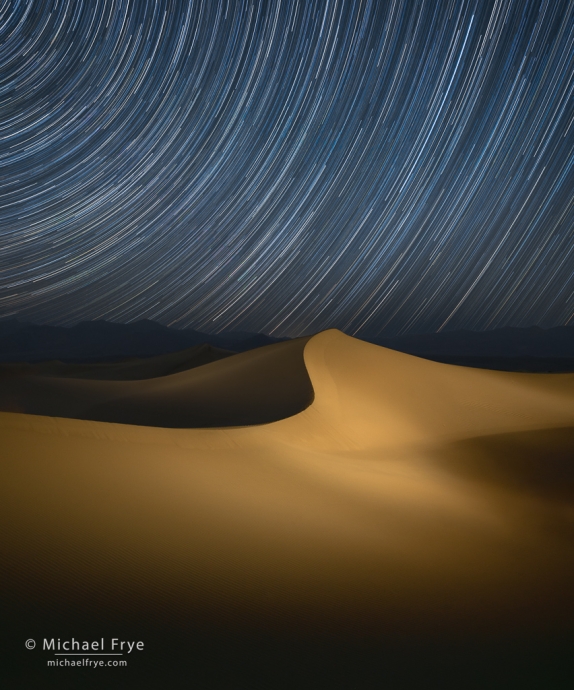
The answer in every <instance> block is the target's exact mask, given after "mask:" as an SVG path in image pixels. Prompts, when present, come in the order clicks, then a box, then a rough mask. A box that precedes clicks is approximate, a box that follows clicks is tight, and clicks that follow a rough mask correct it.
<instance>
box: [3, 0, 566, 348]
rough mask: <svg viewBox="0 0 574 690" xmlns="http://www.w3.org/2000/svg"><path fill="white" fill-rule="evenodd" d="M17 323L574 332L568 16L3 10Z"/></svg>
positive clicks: (24, 6) (281, 0)
mask: <svg viewBox="0 0 574 690" xmlns="http://www.w3.org/2000/svg"><path fill="white" fill-rule="evenodd" d="M0 66H1V69H0V233H1V250H2V251H1V257H0V288H1V290H0V316H1V317H8V316H14V315H17V316H19V317H21V318H26V319H29V320H33V321H36V322H42V323H53V324H72V323H75V322H77V321H80V320H89V319H90V320H91V319H107V320H112V321H120V322H130V321H134V320H137V319H141V318H148V319H154V320H156V321H159V322H161V323H163V324H166V325H173V326H177V327H193V328H197V329H199V330H203V331H207V332H219V331H228V330H249V331H260V332H267V333H270V334H274V335H290V336H295V335H301V334H305V333H311V332H315V331H318V330H321V329H323V328H328V327H337V328H340V329H342V330H344V331H346V332H347V333H351V334H359V335H360V334H361V333H373V334H378V333H389V334H393V333H406V332H409V331H438V330H443V329H446V330H449V329H453V328H470V329H474V330H484V329H489V328H496V327H501V326H508V325H512V326H530V325H535V324H536V325H540V326H545V327H549V326H555V325H564V324H568V323H574V277H573V270H574V241H573V240H574V232H573V226H574V193H573V189H574V174H573V160H574V156H573V153H574V125H573V122H574V107H573V90H574V0H569V1H561V0H532V1H531V0H494V1H491V2H488V1H486V0H477V1H470V0H444V1H441V0H430V1H423V0H419V1H417V2H414V1H412V0H388V1H387V0H385V1H384V2H383V1H381V0H322V1H321V2H315V1H314V0H269V1H263V0H262V1H259V2H258V1H257V0H194V1H191V0H190V1H187V0H185V1H184V0H153V1H152V0H131V1H129V0H91V1H85V2H84V1H81V2H78V1H71V0H53V1H49V0H34V1H32V2H31V1H27V2H24V1H21V0H4V2H2V0H0Z"/></svg>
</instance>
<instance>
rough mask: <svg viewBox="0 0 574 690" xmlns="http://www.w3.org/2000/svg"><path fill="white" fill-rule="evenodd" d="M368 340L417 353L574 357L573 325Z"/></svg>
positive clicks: (365, 338) (460, 355)
mask: <svg viewBox="0 0 574 690" xmlns="http://www.w3.org/2000/svg"><path fill="white" fill-rule="evenodd" d="M362 340H366V341H367V342H371V343H375V344H377V345H382V346H384V347H390V348H392V349H393V350H400V351H401V352H408V353H410V354H416V355H425V356H426V355H438V356H458V357H462V356H465V357H468V356H472V357H485V356H488V357H574V326H558V327H556V328H549V329H544V328H538V326H532V327H531V328H498V329H496V330H492V331H450V332H443V333H422V334H412V335H401V336H395V337H393V338H385V337H381V336H376V337H373V338H371V337H362Z"/></svg>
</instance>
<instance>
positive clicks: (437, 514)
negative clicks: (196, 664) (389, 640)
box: [0, 331, 574, 639]
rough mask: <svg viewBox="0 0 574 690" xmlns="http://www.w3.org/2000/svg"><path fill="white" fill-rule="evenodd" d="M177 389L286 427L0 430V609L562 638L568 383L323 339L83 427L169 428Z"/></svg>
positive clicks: (116, 409)
mask: <svg viewBox="0 0 574 690" xmlns="http://www.w3.org/2000/svg"><path fill="white" fill-rule="evenodd" d="M297 348H299V350H297ZM303 348H304V349H303ZM301 353H303V357H304V362H305V367H306V370H307V371H308V373H309V377H310V380H311V383H312V386H313V391H314V399H313V401H312V402H311V404H309V405H308V406H307V407H306V408H305V409H303V410H302V411H300V412H298V413H297V414H294V410H293V407H292V405H293V403H294V401H297V405H300V407H299V409H301V407H304V405H302V404H301V403H302V402H303V400H304V397H305V396H304V395H303V393H304V394H305V395H307V396H309V389H308V388H307V387H306V386H307V384H306V382H305V380H303V379H302V378H301V377H300V376H299V374H297V373H296V372H297V371H300V369H299V368H298V367H299V364H300V361H299V360H298V359H297V358H298V357H299V358H300V357H301ZM242 363H243V364H242ZM295 365H297V366H295ZM267 366H268V367H269V368H268V369H266V367H267ZM236 367H242V368H241V371H240V372H239V371H238V369H236ZM283 367H284V369H283ZM215 371H217V372H218V374H217V376H216V375H212V373H210V372H215ZM281 371H282V372H283V374H282V376H283V378H281V379H280V378H278V377H279V375H280V372H281ZM250 372H251V373H250ZM261 372H264V373H263V374H261ZM247 374H249V376H251V377H252V378H249V377H247ZM234 376H237V378H236V379H233V377H234ZM193 377H195V378H194V380H196V381H198V382H201V381H203V382H205V387H204V388H201V390H203V391H204V392H205V395H206V398H205V403H204V404H205V408H206V409H208V410H216V409H217V408H216V407H215V403H216V401H218V400H219V401H223V403H225V397H223V398H221V397H219V398H218V397H217V395H216V394H215V393H212V392H210V388H209V386H213V387H214V390H215V391H216V392H217V390H218V389H217V386H221V390H225V391H226V395H230V396H231V397H232V399H233V404H234V405H238V404H240V403H241V404H242V405H244V406H245V408H246V409H250V408H249V406H250V404H251V402H250V401H252V400H260V398H258V397H257V396H259V395H260V394H261V391H262V390H265V391H267V393H269V397H268V398H266V400H267V401H268V403H266V404H269V406H270V407H271V408H272V411H273V414H274V415H276V414H278V412H279V411H280V409H284V410H287V414H291V415H292V416H289V417H287V418H285V419H281V420H279V421H276V422H274V423H271V424H263V425H259V426H245V427H242V428H228V429H184V428H159V427H155V428H154V427H152V426H147V427H145V426H133V425H130V424H125V423H124V424H112V423H102V422H94V421H84V420H77V419H62V418H54V417H49V416H34V415H24V414H14V413H2V414H0V434H1V437H2V449H3V450H2V481H1V484H0V485H1V487H2V488H1V490H0V491H1V496H0V514H1V516H2V523H3V525H8V524H9V525H10V526H11V527H10V529H7V528H6V527H5V528H4V529H3V534H4V535H5V537H4V545H3V546H4V577H5V579H6V582H5V588H4V590H3V591H4V592H6V591H9V592H10V597H11V601H12V602H14V601H25V602H27V605H30V606H32V605H33V602H37V604H38V605H39V606H41V607H44V608H45V607H55V609H57V608H58V606H59V602H60V601H61V600H64V599H65V601H66V602H67V603H66V606H67V607H68V608H69V607H70V606H71V607H76V609H77V610H79V611H81V610H84V609H86V610H92V609H94V610H96V609H97V611H98V612H100V613H101V611H102V610H105V612H106V613H105V615H107V616H108V617H110V619H113V617H114V615H115V614H114V611H115V608H114V607H115V606H116V605H117V606H118V607H119V608H118V610H120V609H121V612H122V613H121V615H122V616H126V615H128V612H129V611H132V612H133V615H138V616H144V617H145V616H149V617H151V618H153V620H159V619H160V618H161V619H162V620H167V621H171V622H172V623H173V622H174V621H178V622H179V623H178V624H182V625H185V624H186V621H187V622H189V621H193V622H194V625H195V624H197V621H199V620H203V619H204V618H205V619H206V620H212V619H213V618H214V616H215V615H216V614H215V612H217V616H219V617H223V618H225V617H231V618H232V617H234V616H235V617H238V619H239V620H241V621H242V625H246V624H247V623H246V621H247V622H250V624H253V625H255V621H259V620H263V619H265V620H267V621H269V620H271V621H272V623H273V625H276V626H279V627H281V626H284V625H288V624H289V625H295V626H297V625H299V624H302V621H304V622H305V625H306V626H307V625H309V626H317V625H326V626H327V627H328V628H329V630H330V631H333V630H339V631H340V632H341V634H351V633H350V632H349V631H353V630H355V631H356V630H359V629H360V630H366V629H372V628H373V627H374V629H376V630H384V631H385V632H386V633H388V634H389V635H394V634H397V635H399V634H401V635H407V636H408V635H410V634H416V635H422V636H423V638H424V636H425V635H427V636H430V637H433V636H435V635H436V634H438V632H439V631H443V632H444V631H446V633H448V634H451V633H452V634H453V635H459V634H463V635H471V634H472V635H476V634H481V631H482V633H484V634H488V635H501V636H506V637H505V639H508V637H507V636H508V635H511V636H512V635H517V636H520V635H524V634H528V635H544V634H545V631H546V632H547V631H548V630H549V629H551V630H558V629H562V628H566V627H568V626H569V625H570V623H571V620H572V614H573V613H574V601H573V597H572V594H571V589H572V588H571V581H572V578H574V554H573V549H572V543H573V538H574V495H573V491H572V480H573V477H574V471H573V460H572V459H573V457H574V434H573V433H572V428H574V376H572V375H547V376H546V375H524V374H510V373H503V372H489V371H484V370H472V369H465V368H462V367H454V366H449V365H443V364H438V363H435V362H429V361H427V360H422V359H417V358H415V357H412V356H409V355H404V354H401V353H397V352H394V351H391V350H386V349H384V348H380V347H377V346H374V345H369V344H366V343H363V342H360V341H357V340H354V339H353V338H349V337H347V336H345V335H343V334H341V333H339V332H338V331H326V332H324V333H321V334H319V335H317V336H314V337H312V338H311V339H309V340H308V341H304V340H300V341H298V342H295V345H294V344H293V342H289V343H281V344H278V345H273V346H270V347H269V348H261V350H258V351H254V352H252V353H251V352H250V353H246V354H245V355H237V356H234V357H232V358H228V359H226V360H223V361H221V362H216V363H214V364H208V365H206V366H204V367H201V368H199V369H195V370H192V371H190V372H185V373H183V374H178V375H177V377H169V376H168V377H165V378H164V379H161V380H159V379H158V380H153V381H152V382H151V383H152V386H153V388H152V389H150V388H146V387H145V386H148V385H149V384H150V381H147V382H142V383H141V388H138V389H137V390H138V391H141V393H139V392H138V393H137V394H136V393H135V392H134V394H133V396H132V397H130V398H129V399H128V398H127V396H126V394H125V393H124V394H123V400H119V399H118V400H114V401H112V403H109V404H110V405H111V406H110V407H109V408H107V407H106V406H105V405H102V406H101V407H100V408H98V414H99V415H100V416H101V417H102V418H104V417H105V416H106V414H109V415H110V416H111V415H112V412H110V411H109V410H113V415H120V414H121V413H122V406H125V409H126V413H125V416H124V417H123V418H122V419H121V421H124V422H129V421H130V419H134V417H133V416H131V415H132V414H133V410H134V409H136V410H137V414H138V415H141V416H137V417H136V418H137V419H138V421H139V422H140V423H142V420H143V422H144V423H148V424H152V423H158V424H159V423H160V422H161V423H163V424H164V426H172V427H173V426H177V425H180V426H183V425H184V423H185V422H186V419H187V418H186V414H188V413H187V412H186V411H185V410H184V411H182V410H180V409H178V405H179V404H181V406H182V408H183V407H185V405H186V404H188V402H186V401H187V400H188V398H186V397H185V395H187V392H186V393H185V395H184V394H183V393H182V396H181V397H178V396H179V388H178V385H179V384H176V383H174V382H180V381H181V382H185V385H186V386H187V385H188V384H189V382H190V381H191V380H192V378H193ZM202 377H205V378H204V379H203V378H202ZM242 377H247V378H242ZM258 377H259V378H258ZM297 377H299V378H297ZM230 380H231V381H233V380H235V381H239V383H238V384H237V386H236V387H235V388H233V387H231V388H230V384H229V381H230ZM250 380H251V381H252V382H253V383H252V384H250V383H249V381H250ZM62 383H63V384H66V385H68V384H73V385H75V382H71V381H63V382H62ZM85 383H91V382H85V381H84V382H81V385H82V386H83V385H84V384H85ZM98 383H101V382H98ZM208 384H209V385H208ZM122 385H123V384H122ZM130 385H132V384H130ZM133 385H134V386H139V385H140V384H139V383H137V382H134V383H133ZM182 385H183V384H182ZM197 386H198V388H197V390H200V383H197ZM265 386H267V388H265ZM183 388H185V386H184V387H183ZM183 388H182V390H183ZM63 390H64V389H63ZM84 390H85V389H82V391H84ZM124 390H125V389H124ZM133 390H134V391H135V390H136V389H135V388H134V389H133ZM150 390H151V391H152V392H150ZM185 390H186V391H187V389H185ZM65 391H66V394H68V392H69V389H65ZM174 391H175V392H174ZM230 391H232V394H231V393H230ZM168 393H169V400H170V404H169V405H167V404H166V405H165V406H164V407H163V408H162V412H161V414H160V413H158V415H157V416H155V417H154V416H153V405H154V404H156V403H157V404H158V405H159V403H162V404H163V401H165V400H166V399H167V398H164V397H162V396H164V395H165V396H167V395H168ZM267 393H266V395H267ZM271 393H274V394H275V396H276V398H278V401H277V400H275V399H274V398H273V397H272V395H271ZM140 395H141V399H142V400H143V402H141V405H140V406H139V407H138V404H139V403H138V396H140ZM305 400H306V402H305V404H308V402H309V398H308V397H307V398H305ZM158 401H159V402H158ZM172 402H173V404H172ZM54 404H55V403H54ZM60 404H61V403H60V402H58V405H60ZM78 404H79V403H78ZM107 404H108V403H107ZM258 404H259V403H258ZM62 405H63V403H62ZM281 405H284V406H285V407H284V408H281ZM210 406H211V407H210ZM44 409H45V410H46V409H47V408H44ZM55 409H56V407H55V408H54V410H55ZM59 409H60V411H59V415H60V417H63V416H65V415H64V412H66V410H64V409H63V407H60V408H59ZM93 409H96V408H94V407H93V408H92V410H93ZM229 409H231V408H228V410H229ZM233 409H234V410H236V408H233ZM258 409H259V408H258ZM196 410H197V414H200V413H201V410H200V409H199V408H196ZM72 412H73V410H72ZM224 412H225V410H224ZM55 414H56V412H54V415H55ZM145 414H149V415H150V416H149V417H148V418H147V419H146V418H145ZM194 414H196V412H194ZM210 414H211V415H212V416H206V419H208V420H209V422H210V423H214V422H215V421H216V416H215V413H211V412H210ZM221 414H222V418H224V417H225V414H224V413H223V412H222V413H221ZM234 414H235V412H234ZM162 415H163V416H162ZM172 416H173V417H175V418H177V422H178V424H175V423H174V419H173V418H172ZM246 417H248V415H246ZM194 419H197V417H194ZM30 602H32V603H30ZM100 613H98V615H100ZM101 615H104V614H101ZM118 615H119V614H118ZM217 616H216V617H217ZM203 617H204V618H203ZM326 621H330V622H329V623H328V624H327V623H326ZM525 631H526V632H525ZM446 633H445V634H446ZM429 639H430V638H429Z"/></svg>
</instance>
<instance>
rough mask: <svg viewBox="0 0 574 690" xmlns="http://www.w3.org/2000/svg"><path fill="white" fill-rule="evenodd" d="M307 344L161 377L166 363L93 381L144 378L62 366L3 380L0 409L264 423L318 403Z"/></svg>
mask: <svg viewBox="0 0 574 690" xmlns="http://www.w3.org/2000/svg"><path fill="white" fill-rule="evenodd" d="M306 342H307V339H305V338H301V339H298V340H293V341H288V342H285V343H278V344H276V345H270V346H267V347H262V348H258V349H256V350H251V351H249V352H245V353H242V354H238V355H234V356H233V357H226V358H221V359H220V360H219V361H214V362H211V363H208V364H204V365H203V366H196V367H194V368H193V369H188V370H186V371H181V372H179V373H175V374H171V375H164V376H161V377H158V378H150V377H149V374H150V373H157V372H158V371H160V370H161V368H162V367H163V368H165V366H166V361H165V360H166V358H162V361H161V362H159V363H154V362H150V363H147V365H146V364H145V363H144V364H142V363H136V364H133V365H122V366H121V367H119V366H118V367H110V366H108V367H103V369H104V371H103V376H98V371H97V368H96V367H94V366H92V367H91V368H88V371H87V373H88V374H90V376H89V378H96V377H97V378H100V379H109V378H115V377H117V378H120V377H121V378H124V379H125V378H132V377H133V376H134V375H135V374H138V375H140V376H141V375H142V374H143V375H145V376H144V378H145V379H146V380H137V381H135V380H122V381H112V380H80V379H71V378H69V372H68V371H66V370H65V369H64V376H57V377H56V376H46V375H44V376H29V375H27V376H18V377H17V376H11V377H6V378H5V379H4V380H3V381H2V382H1V385H0V409H2V410H4V411H18V412H26V413H28V414H36V415H48V416H54V417H67V418H71V419H85V420H92V421H101V422H116V423H120V424H135V425H140V426H157V427H164V428H197V427H225V426H241V425H246V424H264V423H268V422H272V421H275V420H278V419H283V418H285V417H289V416H291V415H294V414H296V413H297V412H300V411H301V410H302V409H304V408H305V407H307V406H308V405H309V404H310V403H311V401H312V400H313V388H312V385H311V382H310V380H309V376H308V374H307V370H306V368H305V365H304V362H303V349H304V347H305V343H306ZM175 359H176V358H175V357H174V356H171V358H168V361H167V365H169V366H172V368H173V366H174V365H175V366H177V362H176V363H174V362H173V361H172V360H175ZM184 362H185V360H184ZM179 364H180V366H181V363H179ZM110 369H111V371H110Z"/></svg>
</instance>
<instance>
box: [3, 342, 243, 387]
mask: <svg viewBox="0 0 574 690" xmlns="http://www.w3.org/2000/svg"><path fill="white" fill-rule="evenodd" d="M234 354H235V352H232V351H231V350H224V349H222V348H219V347H213V345H208V344H207V343H204V344H203V345H196V346H195V347H189V348H186V349H185V350H180V351H178V352H170V353H168V354H165V355H158V356H157V357H143V358H140V357H133V358H130V359H122V360H121V361H115V362H82V363H70V362H60V361H57V360H53V361H49V362H39V363H35V364H28V363H25V362H16V363H10V364H0V381H2V380H3V379H6V378H12V377H17V376H55V377H58V378H68V379H93V380H98V381H137V380H142V379H153V378H157V377H159V376H169V375H170V374H177V373H178V372H180V371H187V370H188V369H195V367H201V366H203V365H204V364H210V363H211V362H217V361H219V360H220V359H225V358H226V357H231V355H234Z"/></svg>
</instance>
